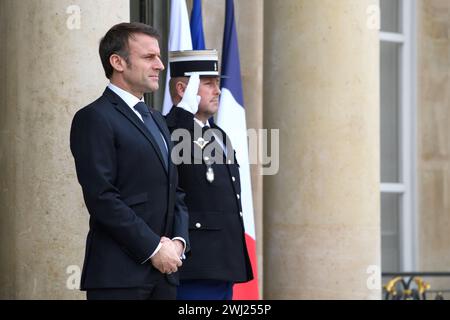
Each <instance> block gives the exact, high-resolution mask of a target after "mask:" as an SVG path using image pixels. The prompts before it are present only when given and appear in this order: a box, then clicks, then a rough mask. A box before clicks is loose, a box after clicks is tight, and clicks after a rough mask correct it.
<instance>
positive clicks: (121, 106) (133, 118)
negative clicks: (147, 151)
mask: <svg viewBox="0 0 450 320" xmlns="http://www.w3.org/2000/svg"><path fill="white" fill-rule="evenodd" d="M103 95H105V96H106V97H107V98H108V100H109V101H110V102H111V103H112V104H113V105H114V107H115V108H116V110H117V111H119V112H120V113H121V114H123V115H124V116H125V118H127V119H128V120H129V121H130V122H131V123H133V124H134V125H135V126H136V127H137V128H138V129H139V131H140V132H141V133H142V134H143V135H144V136H145V137H146V138H147V140H148V141H149V142H150V144H151V145H152V146H153V149H154V150H155V152H156V154H157V155H158V158H159V160H160V161H161V164H162V165H163V167H164V168H165V167H166V166H165V164H164V159H163V156H162V154H161V151H160V150H159V147H158V144H157V143H156V141H155V139H153V137H152V135H151V134H150V132H149V131H148V129H147V128H146V127H145V124H144V123H143V122H142V121H141V119H139V118H138V116H137V115H136V114H135V113H134V112H133V111H132V110H131V109H130V107H129V106H128V105H127V104H126V103H125V102H124V101H123V100H122V99H121V98H120V97H119V96H117V95H116V94H115V93H114V92H113V91H111V90H110V89H109V88H106V90H105V92H104V93H103ZM158 126H159V125H158ZM166 141H167V139H166ZM168 146H169V144H168ZM169 163H170V161H169ZM166 173H167V170H166Z"/></svg>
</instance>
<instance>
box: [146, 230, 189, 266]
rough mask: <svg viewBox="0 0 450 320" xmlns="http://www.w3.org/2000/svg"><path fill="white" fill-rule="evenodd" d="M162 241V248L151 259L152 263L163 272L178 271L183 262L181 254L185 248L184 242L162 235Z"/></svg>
mask: <svg viewBox="0 0 450 320" xmlns="http://www.w3.org/2000/svg"><path fill="white" fill-rule="evenodd" d="M160 243H161V248H160V249H159V251H158V252H157V253H156V254H155V255H154V256H153V257H152V258H151V259H150V261H151V263H152V265H153V266H154V267H155V268H156V269H158V270H159V271H160V272H161V273H167V274H171V273H172V272H177V270H178V268H179V267H181V265H182V264H183V263H182V262H181V255H182V254H183V250H184V245H183V243H182V242H181V241H180V240H171V239H169V238H166V237H162V238H161V241H160Z"/></svg>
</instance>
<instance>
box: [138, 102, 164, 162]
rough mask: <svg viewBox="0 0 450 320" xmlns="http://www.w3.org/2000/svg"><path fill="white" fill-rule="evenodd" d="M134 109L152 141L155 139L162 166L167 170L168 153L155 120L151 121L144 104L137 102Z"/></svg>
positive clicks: (151, 118) (151, 117)
mask: <svg viewBox="0 0 450 320" xmlns="http://www.w3.org/2000/svg"><path fill="white" fill-rule="evenodd" d="M134 108H135V109H136V110H137V111H138V112H139V113H140V115H141V116H142V120H144V124H145V126H146V127H147V129H148V131H150V133H151V135H152V137H153V139H155V141H156V143H157V144H158V147H159V150H160V151H161V154H162V156H163V159H164V165H165V166H166V170H167V168H168V166H169V157H168V151H167V147H166V145H165V143H164V140H163V136H162V134H161V131H160V130H159V128H158V125H157V124H156V122H155V119H153V116H152V114H151V113H150V110H149V109H148V107H147V105H146V104H145V103H144V102H142V101H141V102H139V103H138V104H136V105H135V106H134Z"/></svg>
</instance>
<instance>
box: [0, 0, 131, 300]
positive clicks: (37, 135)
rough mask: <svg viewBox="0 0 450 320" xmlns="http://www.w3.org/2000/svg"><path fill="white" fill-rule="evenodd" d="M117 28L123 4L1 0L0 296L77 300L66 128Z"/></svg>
mask: <svg viewBox="0 0 450 320" xmlns="http://www.w3.org/2000/svg"><path fill="white" fill-rule="evenodd" d="M122 21H129V1H127V0H102V1H91V0H70V1H69V0H40V1H30V0H28V1H14V0H3V1H1V2H0V27H1V28H0V29H1V30H2V32H1V34H0V42H1V43H2V46H1V49H0V55H1V56H0V57H1V61H2V62H3V63H2V64H1V66H0V75H1V77H0V90H1V91H0V97H1V99H0V114H1V116H0V168H1V169H0V170H1V171H0V191H1V192H0V248H1V251H0V298H3V299H15V298H18V299H76V298H84V295H83V294H82V293H80V292H79V291H78V290H70V288H73V287H74V286H76V285H77V282H79V268H81V266H82V262H83V257H84V247H85V243H84V242H85V237H86V232H87V221H88V214H87V211H86V209H85V207H84V204H83V200H82V194H81V188H80V186H79V185H78V182H77V180H76V174H75V168H74V163H73V158H72V156H71V153H70V148H69V132H70V124H71V121H72V117H73V115H74V113H75V112H76V111H77V110H78V109H80V108H81V107H83V106H85V105H86V104H88V103H89V102H91V101H92V100H93V99H95V98H96V97H98V96H99V95H100V94H101V93H102V92H103V89H104V87H105V85H106V84H107V80H106V78H105V76H104V73H103V70H102V67H101V62H100V58H99V57H98V44H99V40H100V38H101V37H102V36H103V35H104V34H105V32H106V31H107V30H108V29H109V28H110V27H111V26H112V25H114V24H116V23H118V22H122ZM70 266H72V267H70ZM68 268H69V269H68ZM67 271H69V272H70V273H69V274H68V273H67ZM68 280H69V281H68ZM67 282H69V283H67ZM67 284H69V286H67Z"/></svg>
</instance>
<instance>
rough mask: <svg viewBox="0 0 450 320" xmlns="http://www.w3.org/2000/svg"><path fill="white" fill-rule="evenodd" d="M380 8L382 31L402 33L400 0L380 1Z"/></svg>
mask: <svg viewBox="0 0 450 320" xmlns="http://www.w3.org/2000/svg"><path fill="white" fill-rule="evenodd" d="M408 1H409V0H408ZM380 8H381V31H385V32H401V30H400V14H399V12H400V0H380Z"/></svg>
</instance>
